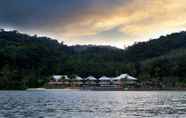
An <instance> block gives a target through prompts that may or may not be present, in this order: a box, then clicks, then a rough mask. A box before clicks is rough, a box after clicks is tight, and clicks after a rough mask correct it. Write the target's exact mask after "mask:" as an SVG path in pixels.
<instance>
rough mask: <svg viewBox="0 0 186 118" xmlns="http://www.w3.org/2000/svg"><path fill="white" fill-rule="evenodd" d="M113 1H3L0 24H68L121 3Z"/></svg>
mask: <svg viewBox="0 0 186 118" xmlns="http://www.w3.org/2000/svg"><path fill="white" fill-rule="evenodd" d="M116 1H118V2H113V0H1V1H0V24H3V25H9V26H16V27H26V28H37V27H47V26H51V25H56V24H58V23H57V22H60V23H62V24H63V23H64V24H65V23H67V22H70V21H72V20H74V18H76V17H77V16H79V15H81V14H85V13H86V12H89V11H90V10H91V9H95V8H94V7H95V6H96V8H97V9H99V7H100V8H104V7H108V8H111V6H114V5H116V4H119V3H120V0H116Z"/></svg>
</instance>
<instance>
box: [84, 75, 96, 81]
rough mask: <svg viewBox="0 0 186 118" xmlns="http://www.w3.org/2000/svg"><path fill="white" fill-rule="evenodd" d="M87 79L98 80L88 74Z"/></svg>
mask: <svg viewBox="0 0 186 118" xmlns="http://www.w3.org/2000/svg"><path fill="white" fill-rule="evenodd" d="M86 79H87V80H97V79H96V78H95V77H94V76H88V77H87V78H86Z"/></svg>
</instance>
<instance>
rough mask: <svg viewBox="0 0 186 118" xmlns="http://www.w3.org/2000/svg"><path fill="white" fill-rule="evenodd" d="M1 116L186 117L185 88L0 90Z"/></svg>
mask: <svg viewBox="0 0 186 118" xmlns="http://www.w3.org/2000/svg"><path fill="white" fill-rule="evenodd" d="M0 117H1V118H3V117H5V118H6V117H7V118H25V117H26V118H45V117H46V118H61V117H62V118H87V117H89V118H144V117H152V118H175V117H178V118H179V117H180V118H183V117H186V92H176V91H175V92H170V91H169V92H168V91H161V92H158V91H157V92H155V91H154V92H152V91H149V92H126V91H113V92H96V91H69V90H68V91H66V90H48V91H32V92H28V91H1V92H0Z"/></svg>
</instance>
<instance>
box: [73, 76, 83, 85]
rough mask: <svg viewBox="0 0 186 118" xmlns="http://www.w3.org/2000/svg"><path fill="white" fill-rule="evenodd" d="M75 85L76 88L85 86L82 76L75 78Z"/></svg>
mask: <svg viewBox="0 0 186 118" xmlns="http://www.w3.org/2000/svg"><path fill="white" fill-rule="evenodd" d="M73 84H74V85H75V86H81V85H82V84H83V78H81V77H80V76H75V78H74V81H73Z"/></svg>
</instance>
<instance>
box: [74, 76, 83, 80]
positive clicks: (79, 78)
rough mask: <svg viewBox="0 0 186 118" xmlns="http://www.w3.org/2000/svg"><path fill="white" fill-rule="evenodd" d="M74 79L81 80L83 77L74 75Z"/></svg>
mask: <svg viewBox="0 0 186 118" xmlns="http://www.w3.org/2000/svg"><path fill="white" fill-rule="evenodd" d="M75 79H76V80H83V78H82V77H80V76H76V77H75Z"/></svg>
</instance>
